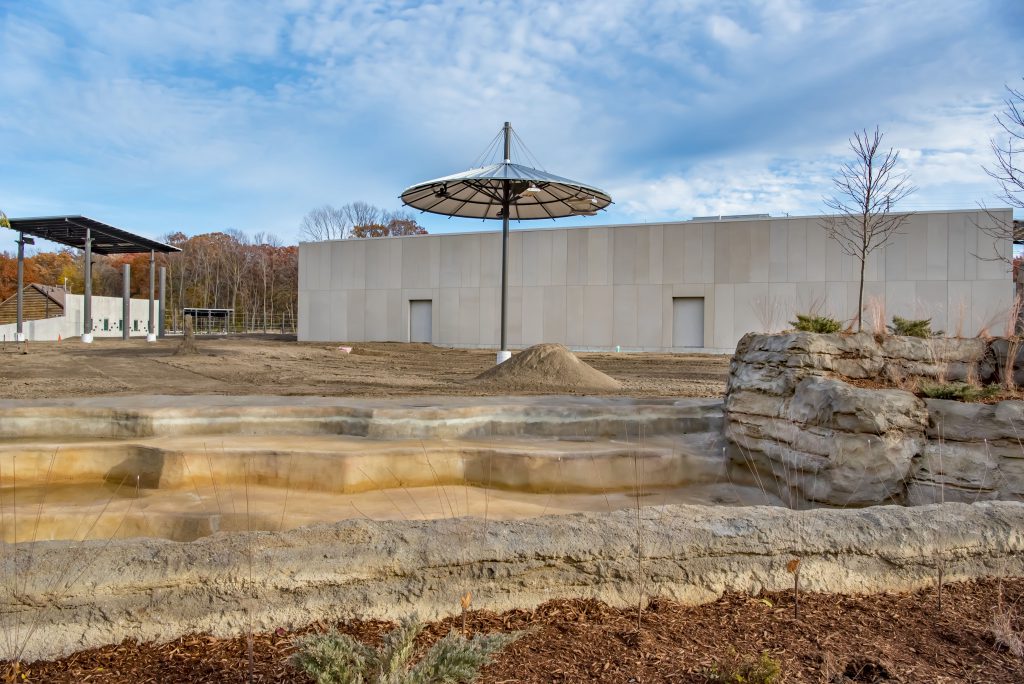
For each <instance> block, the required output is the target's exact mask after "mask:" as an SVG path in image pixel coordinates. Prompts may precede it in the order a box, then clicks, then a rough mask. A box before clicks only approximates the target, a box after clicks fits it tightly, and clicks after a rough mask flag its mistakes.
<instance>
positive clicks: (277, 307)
mask: <svg viewBox="0 0 1024 684" xmlns="http://www.w3.org/2000/svg"><path fill="white" fill-rule="evenodd" d="M5 224H6V216H4V215H3V213H2V212H0V225H5ZM299 232H300V235H301V236H302V237H303V238H305V239H309V240H330V239H353V238H373V237H387V236H391V235H422V234H425V233H426V232H427V231H426V229H424V228H423V227H422V226H420V225H419V224H418V223H416V221H415V219H413V218H412V216H411V215H410V214H408V213H406V212H400V211H399V212H389V211H385V210H383V209H380V208H379V207H375V206H373V205H371V204H367V203H366V202H352V203H350V204H346V205H344V206H342V207H340V208H335V207H332V206H331V205H324V206H323V207H319V208H317V209H314V210H312V211H310V212H309V213H308V214H307V215H306V216H305V217H304V218H303V220H302V223H301V224H300V226H299ZM161 240H162V241H163V242H165V243H167V244H169V245H172V246H174V247H177V248H179V249H181V252H180V253H176V254H157V255H156V267H157V268H158V269H159V268H160V267H161V266H164V267H166V269H167V282H166V287H167V302H166V306H165V307H164V310H165V311H166V312H167V315H168V320H167V323H168V325H170V326H171V328H172V329H180V326H181V324H182V320H181V312H182V309H184V308H185V307H189V308H192V307H195V308H210V309H232V310H233V311H234V315H233V319H232V327H233V329H235V330H260V329H267V330H280V329H282V328H284V329H286V330H293V329H294V326H295V321H296V318H297V313H298V278H299V250H298V247H297V246H295V245H282V244H281V242H280V240H278V238H276V237H275V236H274V235H272V234H270V233H266V232H260V233H256V234H255V235H253V236H252V237H249V236H248V235H247V234H246V233H244V232H242V231H238V230H225V231H222V232H213V233H203V234H200V235H194V236H192V237H189V236H187V235H185V234H184V233H181V232H175V233H171V234H169V235H166V236H164V237H163V238H161ZM84 264H85V253H84V252H82V251H81V250H77V249H71V248H62V249H58V250H56V251H38V252H36V253H34V254H31V255H29V256H26V257H25V264H24V268H25V273H24V281H25V283H26V284H29V283H36V284H40V285H53V286H57V287H62V288H66V289H67V291H68V292H71V293H73V294H82V293H83V292H84V291H85V282H84ZM124 264H129V265H130V266H131V283H130V285H129V287H130V291H131V296H132V297H133V298H139V299H146V298H148V297H149V253H148V252H147V253H143V254H118V255H110V256H103V255H99V254H93V267H92V281H93V282H92V291H93V294H94V295H96V296H105V297H120V296H121V292H122V287H123V284H122V266H123V265H124ZM17 271H18V260H17V255H16V254H12V253H8V252H0V301H3V300H5V299H7V298H8V297H11V296H12V295H14V294H15V293H16V292H17V283H18V280H17ZM157 287H159V285H157ZM157 296H159V292H158V293H157Z"/></svg>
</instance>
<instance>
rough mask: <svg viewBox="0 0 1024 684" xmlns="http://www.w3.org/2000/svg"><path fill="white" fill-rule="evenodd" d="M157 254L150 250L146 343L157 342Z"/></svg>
mask: <svg viewBox="0 0 1024 684" xmlns="http://www.w3.org/2000/svg"><path fill="white" fill-rule="evenodd" d="M155 299H156V252H155V251H154V250H152V249H151V250H149V324H148V325H149V328H148V329H147V330H146V341H147V342H156V303H155V301H154V300H155Z"/></svg>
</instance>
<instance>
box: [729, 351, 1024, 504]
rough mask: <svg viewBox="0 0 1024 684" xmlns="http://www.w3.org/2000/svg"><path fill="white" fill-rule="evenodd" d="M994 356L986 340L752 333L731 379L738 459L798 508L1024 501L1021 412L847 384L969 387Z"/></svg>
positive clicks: (1009, 406) (1022, 408)
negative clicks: (922, 382) (961, 383)
mask: <svg viewBox="0 0 1024 684" xmlns="http://www.w3.org/2000/svg"><path fill="white" fill-rule="evenodd" d="M990 356H991V352H990V350H989V344H988V343H987V342H986V341H984V340H980V339H945V338H935V339H920V338H913V337H894V336H888V337H881V338H875V337H874V336H872V335H869V334H866V333H861V334H855V335H844V334H833V335H818V334H813V333H789V334H780V335H757V334H750V335H747V336H745V337H744V338H743V339H742V340H741V341H740V343H739V345H737V348H736V354H735V356H734V357H733V361H732V366H731V369H730V374H729V384H728V389H727V393H726V400H725V411H726V425H725V430H726V436H727V437H728V438H729V439H730V440H731V441H732V442H733V444H734V445H735V446H736V447H737V452H736V454H735V455H734V458H736V459H737V460H738V461H741V462H742V463H744V464H746V465H747V466H748V467H749V468H751V469H752V470H753V471H754V472H755V473H756V475H757V477H758V479H759V481H761V482H762V483H763V484H764V485H765V486H766V487H767V488H769V489H772V490H773V491H775V492H776V493H779V494H780V495H782V496H784V497H788V500H789V501H791V502H792V503H793V505H799V504H801V503H807V502H813V503H819V504H826V505H835V506H850V505H852V506H859V505H870V504H878V503H911V504H918V503H926V502H932V501H941V500H950V501H973V500H977V499H1021V498H1022V497H1024V458H1022V457H1024V447H1022V446H1021V443H1018V442H1015V441H1013V440H1014V438H1015V436H1014V434H1013V432H1014V430H1015V429H1016V430H1017V431H1018V432H1020V434H1021V437H1022V439H1024V420H1020V421H1015V420H1014V417H1017V416H1024V404H1021V403H1020V402H1002V403H1000V404H998V405H996V406H986V405H982V404H963V403H961V402H955V401H943V400H934V399H932V400H927V401H926V400H922V399H920V398H918V397H917V396H915V395H914V394H912V393H910V392H906V391H902V390H898V389H868V388H863V387H857V386H854V385H851V384H849V383H848V382H847V380H866V379H886V380H888V381H889V382H892V383H897V384H898V383H899V382H900V381H902V380H903V379H906V378H909V377H918V378H925V379H928V380H931V381H935V382H946V381H955V380H968V379H972V378H976V377H978V374H979V373H984V372H985V365H986V358H988V357H990ZM965 416H966V417H965ZM979 425H980V426H984V427H978V426H979ZM979 435H981V436H979ZM986 440H987V441H986Z"/></svg>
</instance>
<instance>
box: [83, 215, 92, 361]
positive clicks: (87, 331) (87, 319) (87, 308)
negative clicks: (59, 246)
mask: <svg viewBox="0 0 1024 684" xmlns="http://www.w3.org/2000/svg"><path fill="white" fill-rule="evenodd" d="M82 342H85V343H86V344H92V229H91V228H86V229H85V298H84V300H83V302H82Z"/></svg>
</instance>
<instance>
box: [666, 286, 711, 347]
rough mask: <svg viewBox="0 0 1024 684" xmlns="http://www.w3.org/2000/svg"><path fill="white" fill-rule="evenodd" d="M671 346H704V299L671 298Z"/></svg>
mask: <svg viewBox="0 0 1024 684" xmlns="http://www.w3.org/2000/svg"><path fill="white" fill-rule="evenodd" d="M672 346H673V347H703V346H704V298H703V297H673V298H672Z"/></svg>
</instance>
